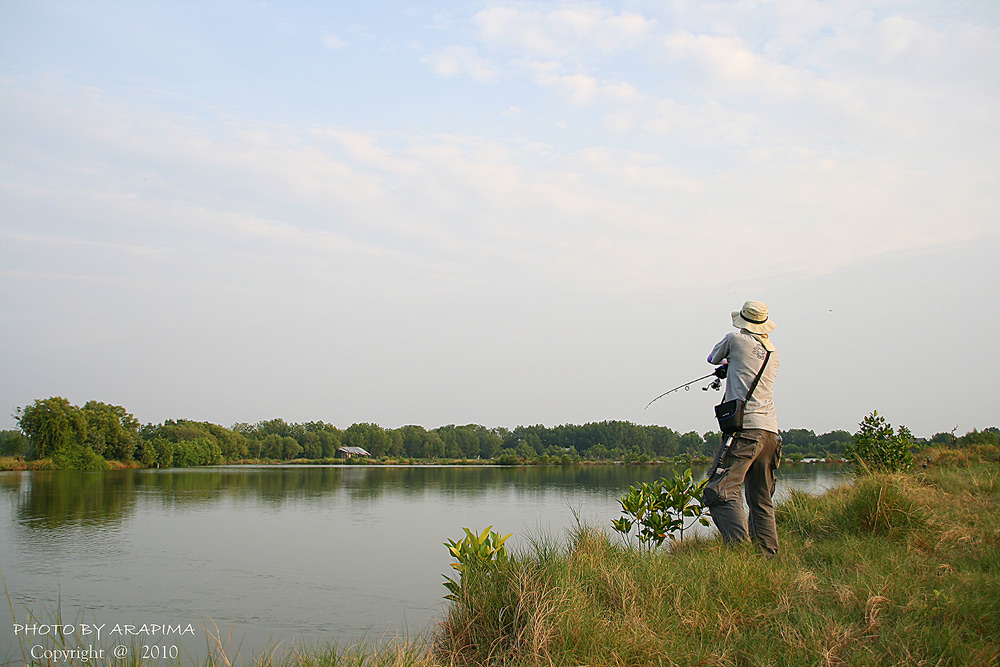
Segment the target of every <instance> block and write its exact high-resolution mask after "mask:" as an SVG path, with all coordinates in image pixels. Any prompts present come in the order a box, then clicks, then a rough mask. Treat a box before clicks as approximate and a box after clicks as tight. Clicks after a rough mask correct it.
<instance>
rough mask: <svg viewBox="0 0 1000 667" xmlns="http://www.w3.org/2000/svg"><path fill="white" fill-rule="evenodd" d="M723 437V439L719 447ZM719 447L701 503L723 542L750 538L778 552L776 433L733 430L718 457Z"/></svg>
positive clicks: (778, 452)
mask: <svg viewBox="0 0 1000 667" xmlns="http://www.w3.org/2000/svg"><path fill="white" fill-rule="evenodd" d="M724 446H725V440H723V447H724ZM723 447H719V451H718V452H716V454H715V461H714V462H713V464H712V468H711V470H714V471H715V473H714V474H713V475H712V477H711V479H709V480H708V484H707V485H705V493H704V496H703V499H704V503H705V505H707V506H708V508H709V512H711V514H712V521H714V522H715V526H716V528H718V529H719V532H720V533H721V534H722V539H723V540H724V541H725V542H743V541H746V540H748V539H749V538H750V536H751V535H752V536H753V539H754V541H755V542H756V543H757V544H758V545H760V548H761V549H763V550H764V552H765V553H768V554H772V555H773V554H776V553H778V529H777V528H776V527H775V524H774V504H773V503H772V502H771V496H772V495H774V471H775V469H776V468H777V467H778V463H779V461H780V459H781V441H780V439H779V438H778V434H777V433H771V432H770V431H763V430H760V429H746V430H742V431H737V432H736V433H735V434H734V436H733V442H732V444H731V445H730V447H729V450H728V451H727V452H726V455H725V457H724V458H723V459H722V460H721V461H720V460H719V457H720V456H722V450H723ZM743 489H746V497H747V505H749V507H750V519H749V525H748V521H747V515H746V513H745V512H744V511H743Z"/></svg>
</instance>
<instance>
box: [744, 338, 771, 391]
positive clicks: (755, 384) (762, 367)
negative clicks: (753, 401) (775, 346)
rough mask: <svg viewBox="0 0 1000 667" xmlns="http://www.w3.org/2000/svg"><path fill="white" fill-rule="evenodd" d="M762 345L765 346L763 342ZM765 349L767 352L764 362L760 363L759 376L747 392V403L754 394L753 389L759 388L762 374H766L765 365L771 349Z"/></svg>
mask: <svg viewBox="0 0 1000 667" xmlns="http://www.w3.org/2000/svg"><path fill="white" fill-rule="evenodd" d="M761 346H763V343H761ZM764 350H765V351H766V352H767V354H765V355H764V363H762V364H761V365H760V370H759V371H757V377H755V378H754V379H753V384H752V385H750V391H748V392H747V398H746V402H747V403H749V402H750V397H751V396H753V390H754V389H756V388H757V383H758V382H760V376H761V375H763V374H764V366H767V360H768V359H770V358H771V350H768V349H767V348H766V347H765V348H764Z"/></svg>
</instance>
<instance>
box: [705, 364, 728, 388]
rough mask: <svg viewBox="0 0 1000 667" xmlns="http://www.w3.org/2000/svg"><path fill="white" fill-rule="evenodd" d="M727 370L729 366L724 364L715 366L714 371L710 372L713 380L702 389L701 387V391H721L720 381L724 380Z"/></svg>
mask: <svg viewBox="0 0 1000 667" xmlns="http://www.w3.org/2000/svg"><path fill="white" fill-rule="evenodd" d="M728 370H729V366H728V365H726V364H722V365H721V366H716V367H715V370H714V371H712V375H714V376H715V379H714V380H712V381H711V382H709V383H708V384H707V385H705V386H704V387H702V388H701V390H702V391H708V390H709V389H714V390H715V391H719V390H720V389H722V380H723V379H725V377H726V373H727V371H728Z"/></svg>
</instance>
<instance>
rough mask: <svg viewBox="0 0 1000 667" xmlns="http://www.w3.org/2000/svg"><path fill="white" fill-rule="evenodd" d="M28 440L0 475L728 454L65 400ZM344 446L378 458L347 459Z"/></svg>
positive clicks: (805, 454) (786, 439) (661, 435)
mask: <svg viewBox="0 0 1000 667" xmlns="http://www.w3.org/2000/svg"><path fill="white" fill-rule="evenodd" d="M15 417H16V419H17V423H18V427H19V430H6V431H0V470H50V469H78V470H104V469H116V468H184V467H195V466H208V465H222V464H274V463H286V464H287V463H294V464H314V465H315V464H358V463H362V464H368V465H372V464H386V465H418V464H419V465H424V464H436V465H454V464H460V465H483V464H495V465H547V464H563V465H566V464H574V463H594V462H598V463H611V462H614V463H625V464H639V463H672V464H678V465H688V464H691V463H699V462H707V461H708V460H710V459H711V457H712V455H713V454H714V452H715V451H716V449H717V448H718V446H719V445H720V444H721V441H722V434H721V433H719V432H718V431H708V432H706V433H697V432H695V431H690V432H687V433H680V432H678V431H675V430H673V429H671V428H669V427H665V426H655V425H640V424H635V423H632V422H628V421H603V422H591V423H587V424H583V425H574V424H563V425H560V426H553V427H546V426H543V425H533V426H517V427H515V428H513V429H510V428H506V427H495V428H487V427H485V426H481V425H478V424H467V425H463V426H456V425H454V424H449V425H446V426H441V427H438V428H435V429H426V428H424V427H423V426H417V425H407V426H402V427H399V428H395V429H387V428H383V427H381V426H379V425H378V424H371V423H358V424H352V425H351V426H349V427H347V428H345V429H340V428H338V427H336V426H333V425H332V424H327V423H324V422H321V421H317V422H307V423H301V424H300V423H288V422H285V421H284V420H282V419H272V420H268V421H261V422H257V423H255V424H248V423H238V424H234V425H233V426H232V427H230V428H226V427H223V426H219V425H217V424H213V423H210V422H199V421H192V420H186V419H178V420H166V421H164V422H163V423H161V424H145V425H143V424H140V422H139V421H138V420H137V419H136V418H135V417H134V416H133V415H132V414H131V413H129V412H128V411H127V410H126V409H125V408H124V407H122V406H118V405H109V404H107V403H102V402H100V401H88V402H87V403H86V404H84V405H83V406H82V407H79V406H75V405H73V404H71V403H70V402H69V401H68V400H66V399H65V398H61V397H51V398H47V399H38V400H35V401H34V402H33V403H32V404H31V405H29V406H27V407H23V408H20V407H19V408H17V411H16V413H15ZM906 434H907V435H906V437H907V439H908V441H910V442H912V444H913V446H915V447H920V446H927V445H934V446H942V445H949V446H951V447H970V446H973V445H981V444H982V445H988V444H997V441H998V436H1000V429H997V428H996V427H990V428H987V429H984V430H982V431H978V430H973V431H970V432H969V433H966V434H965V435H963V436H956V435H955V433H954V432H950V433H947V432H942V433H937V434H935V435H934V436H933V437H932V438H930V439H929V440H923V439H916V438H912V437H911V436H909V432H908V431H906ZM781 436H782V442H783V445H782V447H783V457H784V459H785V460H787V461H792V462H795V461H802V460H805V459H820V460H835V461H840V460H843V458H844V455H845V452H846V451H847V450H848V449H849V447H850V445H851V441H852V434H851V433H849V432H847V431H842V430H836V431H831V432H828V433H823V434H819V435H817V434H816V433H814V432H813V431H811V430H808V429H790V430H787V431H781ZM341 447H358V448H361V449H364V450H366V451H367V452H369V453H370V454H371V456H369V457H364V458H361V459H359V458H347V459H345V458H340V457H339V456H338V453H339V452H340V448H341Z"/></svg>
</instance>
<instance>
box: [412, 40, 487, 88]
mask: <svg viewBox="0 0 1000 667" xmlns="http://www.w3.org/2000/svg"><path fill="white" fill-rule="evenodd" d="M424 60H425V62H427V63H429V64H430V65H431V67H432V68H433V70H434V71H435V72H437V73H438V74H441V75H442V76H455V75H458V74H466V75H468V76H471V77H472V78H473V79H476V80H477V81H493V80H495V79H496V78H497V77H498V76H499V73H500V72H499V68H497V66H496V65H495V64H494V63H493V62H491V61H490V60H489V59H488V58H485V57H483V56H481V55H479V53H478V52H477V51H476V49H474V48H472V47H468V46H459V45H454V46H449V47H446V48H444V49H442V50H440V51H438V52H436V53H433V54H431V55H429V56H427V57H426V58H424Z"/></svg>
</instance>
